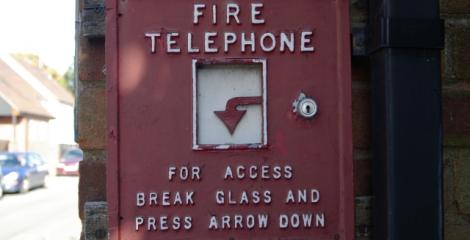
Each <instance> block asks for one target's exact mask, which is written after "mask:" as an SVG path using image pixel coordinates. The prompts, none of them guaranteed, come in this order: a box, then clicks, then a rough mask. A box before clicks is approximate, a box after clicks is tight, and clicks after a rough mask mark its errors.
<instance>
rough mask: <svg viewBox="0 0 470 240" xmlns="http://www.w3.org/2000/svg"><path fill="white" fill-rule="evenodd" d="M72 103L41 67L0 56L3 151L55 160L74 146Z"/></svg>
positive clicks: (71, 97) (1, 146) (0, 113)
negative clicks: (33, 154)
mask: <svg viewBox="0 0 470 240" xmlns="http://www.w3.org/2000/svg"><path fill="white" fill-rule="evenodd" d="M73 103H74V98H73V96H72V95H71V94H70V93H68V92H67V91H66V90H65V89H63V88H62V87H61V86H60V85H59V84H58V83H57V82H56V81H55V80H52V79H51V78H49V76H48V75H47V73H45V72H44V71H43V70H41V69H40V68H38V67H36V66H34V65H32V64H30V63H28V62H27V61H26V60H16V59H14V58H13V57H11V56H10V55H0V150H2V151H7V150H8V151H35V152H38V153H40V154H41V155H43V156H44V157H45V158H46V159H49V161H50V162H56V161H57V159H58V158H59V155H60V153H61V151H62V150H63V149H64V148H66V147H67V146H71V145H75V143H74V136H73V117H74V115H73Z"/></svg>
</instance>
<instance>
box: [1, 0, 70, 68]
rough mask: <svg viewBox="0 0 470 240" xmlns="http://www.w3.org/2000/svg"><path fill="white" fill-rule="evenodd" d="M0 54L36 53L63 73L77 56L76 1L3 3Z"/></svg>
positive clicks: (15, 0)
mask: <svg viewBox="0 0 470 240" xmlns="http://www.w3.org/2000/svg"><path fill="white" fill-rule="evenodd" d="M0 51H3V52H7V53H34V54H37V55H39V57H40V59H41V60H42V61H43V62H44V63H45V64H46V65H48V66H50V67H52V68H55V69H56V70H57V71H59V73H64V72H65V71H66V70H67V68H68V67H69V66H72V65H73V62H74V55H75V0H0Z"/></svg>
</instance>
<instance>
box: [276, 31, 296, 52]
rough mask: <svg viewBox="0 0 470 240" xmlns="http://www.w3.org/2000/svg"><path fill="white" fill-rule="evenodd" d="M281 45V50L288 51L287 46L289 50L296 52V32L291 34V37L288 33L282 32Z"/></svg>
mask: <svg viewBox="0 0 470 240" xmlns="http://www.w3.org/2000/svg"><path fill="white" fill-rule="evenodd" d="M280 45H281V47H280V48H279V50H280V51H281V52H285V51H286V47H287V48H288V49H289V52H294V47H295V45H294V33H290V34H289V38H288V36H287V33H284V32H282V33H281V41H280Z"/></svg>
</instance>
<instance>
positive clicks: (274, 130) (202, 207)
mask: <svg viewBox="0 0 470 240" xmlns="http://www.w3.org/2000/svg"><path fill="white" fill-rule="evenodd" d="M106 6H107V18H106V19H107V20H106V21H107V33H106V43H107V47H106V60H107V78H108V116H109V117H108V130H109V132H108V134H109V136H108V166H107V168H108V172H107V174H108V176H107V180H108V190H107V191H108V208H109V232H110V239H115V240H117V239H122V240H125V239H134V240H137V239H138V240H144V239H286V240H287V239H315V240H317V239H318V240H321V239H325V240H326V239H329V240H332V239H335V240H340V239H347V240H351V239H353V238H354V236H353V233H354V220H353V206H354V205H353V183H352V182H353V171H352V140H351V96H350V95H351V94H350V91H351V80H350V55H349V54H350V49H349V23H348V19H349V17H348V9H349V5H348V1H347V0H318V1H311V0H295V1H280V0H273V1H266V0H264V1H263V0H256V1H247V0H230V1H212V0H197V1H169V0H141V1H134V0H123V1H121V0H120V1H117V0H107V2H106Z"/></svg>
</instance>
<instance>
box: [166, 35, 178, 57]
mask: <svg viewBox="0 0 470 240" xmlns="http://www.w3.org/2000/svg"><path fill="white" fill-rule="evenodd" d="M179 35H180V34H179V33H177V32H172V33H168V34H167V35H166V52H168V53H180V52H181V48H179V47H174V48H173V46H175V45H176V40H175V39H174V38H176V37H179Z"/></svg>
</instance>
